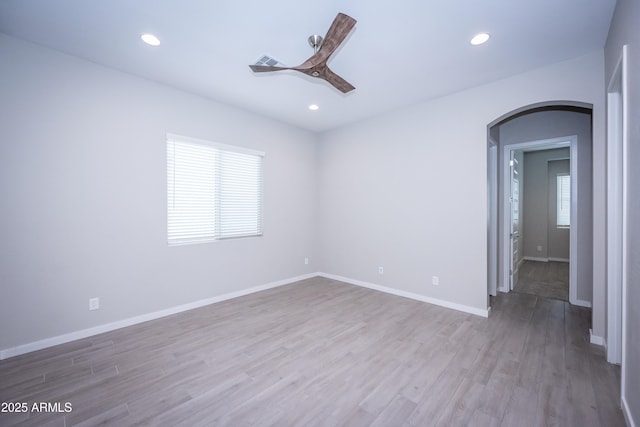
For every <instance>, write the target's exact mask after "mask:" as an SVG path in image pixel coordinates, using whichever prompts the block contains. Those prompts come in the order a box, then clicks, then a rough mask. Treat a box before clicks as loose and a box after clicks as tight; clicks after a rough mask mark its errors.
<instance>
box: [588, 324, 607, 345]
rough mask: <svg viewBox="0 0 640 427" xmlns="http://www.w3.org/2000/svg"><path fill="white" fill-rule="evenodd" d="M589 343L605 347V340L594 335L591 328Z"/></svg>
mask: <svg viewBox="0 0 640 427" xmlns="http://www.w3.org/2000/svg"><path fill="white" fill-rule="evenodd" d="M589 342H590V343H591V344H595V345H599V346H605V341H604V338H602V337H599V336H597V335H593V330H592V329H591V328H589Z"/></svg>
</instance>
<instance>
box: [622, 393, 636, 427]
mask: <svg viewBox="0 0 640 427" xmlns="http://www.w3.org/2000/svg"><path fill="white" fill-rule="evenodd" d="M621 401H622V413H623V414H624V419H625V421H627V426H628V427H636V426H637V424H636V423H635V421H634V419H633V416H632V415H631V409H629V402H627V397H626V396H624V395H623V396H622V400H621Z"/></svg>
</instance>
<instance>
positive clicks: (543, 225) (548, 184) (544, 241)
mask: <svg viewBox="0 0 640 427" xmlns="http://www.w3.org/2000/svg"><path fill="white" fill-rule="evenodd" d="M567 157H569V149H568V148H562V149H555V150H543V151H532V152H528V153H525V154H524V165H525V173H524V179H523V180H524V194H523V199H524V209H523V214H522V217H523V233H522V237H523V238H522V240H523V246H524V248H523V256H524V257H527V258H542V259H548V258H556V259H566V260H568V259H569V230H568V229H558V228H557V227H556V226H555V219H556V215H555V214H556V212H555V209H556V199H555V197H556V187H555V176H556V175H557V174H558V173H560V172H567V173H568V172H569V160H556V161H553V160H552V159H559V158H567ZM538 247H540V250H538Z"/></svg>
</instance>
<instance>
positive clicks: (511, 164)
mask: <svg viewBox="0 0 640 427" xmlns="http://www.w3.org/2000/svg"><path fill="white" fill-rule="evenodd" d="M576 144H577V137H576V136H575V135H573V136H569V137H562V138H556V139H550V140H542V141H532V142H526V143H521V144H507V145H505V147H504V150H505V153H504V156H503V158H504V159H505V160H506V159H508V165H507V164H505V165H504V167H503V170H504V172H505V177H504V179H505V183H508V185H505V194H504V203H503V207H504V214H503V217H504V218H508V220H507V223H508V228H509V230H505V232H504V233H503V236H504V237H503V238H504V243H503V244H504V247H507V245H508V246H509V248H510V249H509V251H508V254H506V256H507V257H508V258H509V259H508V264H509V268H508V269H504V270H503V274H504V275H505V277H504V280H503V283H508V284H509V286H508V289H504V290H503V289H500V290H501V291H503V292H508V291H514V292H520V293H526V294H532V295H536V296H540V297H545V298H553V299H559V300H563V301H569V300H570V295H572V294H575V286H571V285H572V284H575V283H576V282H575V281H576V270H575V269H571V250H570V248H571V246H573V247H575V242H574V243H573V245H571V238H572V233H571V227H572V225H573V227H575V226H576V215H575V213H576V212H573V215H571V214H572V209H571V206H572V205H573V204H572V203H571V199H572V196H573V197H574V198H576V197H577V191H578V175H577V166H576V165H575V164H574V165H573V167H572V165H571V158H572V156H571V150H572V146H573V150H576V149H577V146H576ZM574 158H575V156H574ZM572 170H573V171H574V172H573V173H572ZM507 180H508V181H507ZM572 184H573V185H572ZM572 189H573V193H574V194H572ZM573 234H575V233H573ZM573 237H575V236H573ZM573 255H574V257H575V251H574V254H573ZM506 264H507V260H505V265H506ZM573 299H575V295H574V298H573Z"/></svg>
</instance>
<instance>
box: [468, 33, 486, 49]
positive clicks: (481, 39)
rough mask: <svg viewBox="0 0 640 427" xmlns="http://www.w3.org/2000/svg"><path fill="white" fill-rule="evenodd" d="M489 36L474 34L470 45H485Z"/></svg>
mask: <svg viewBox="0 0 640 427" xmlns="http://www.w3.org/2000/svg"><path fill="white" fill-rule="evenodd" d="M490 37H491V36H490V35H489V33H480V34H476V35H475V36H473V38H472V39H471V44H472V45H474V46H478V45H481V44H483V43H486V42H487V40H489V38H490Z"/></svg>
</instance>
